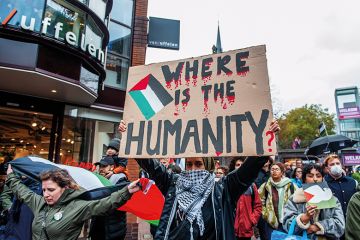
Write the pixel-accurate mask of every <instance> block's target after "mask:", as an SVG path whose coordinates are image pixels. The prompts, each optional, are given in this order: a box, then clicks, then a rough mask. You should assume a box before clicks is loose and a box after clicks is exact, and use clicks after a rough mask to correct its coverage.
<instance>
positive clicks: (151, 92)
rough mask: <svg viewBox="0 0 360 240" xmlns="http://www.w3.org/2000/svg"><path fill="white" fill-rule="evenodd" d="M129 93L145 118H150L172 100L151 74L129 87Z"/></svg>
mask: <svg viewBox="0 0 360 240" xmlns="http://www.w3.org/2000/svg"><path fill="white" fill-rule="evenodd" d="M129 94H130V96H131V97H132V99H133V100H134V101H135V103H136V105H137V106H138V108H139V109H140V111H141V113H142V114H143V115H144V117H145V119H146V120H149V119H150V118H152V117H153V116H154V115H155V114H156V113H158V112H159V111H161V109H163V108H164V107H165V106H166V105H168V104H169V103H171V102H172V101H173V98H172V96H171V95H170V94H169V93H168V92H167V91H166V89H165V88H164V87H163V86H162V85H161V84H160V82H159V81H158V80H157V79H156V78H155V77H154V76H153V75H151V74H149V75H147V76H146V77H145V78H143V79H142V80H140V81H139V82H138V83H137V84H136V85H135V86H134V87H133V88H131V89H130V90H129Z"/></svg>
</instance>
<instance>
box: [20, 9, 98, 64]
mask: <svg viewBox="0 0 360 240" xmlns="http://www.w3.org/2000/svg"><path fill="white" fill-rule="evenodd" d="M26 19H27V16H24V15H23V16H22V17H21V23H20V27H21V28H22V29H25V30H29V31H35V22H36V20H35V18H31V19H30V25H26ZM41 23H42V27H41V33H42V34H46V33H47V30H48V26H50V25H51V18H48V17H45V18H44V19H43V20H42V22H41ZM63 25H64V24H63V23H61V22H57V23H56V24H55V27H54V29H55V35H54V37H55V38H56V39H57V40H63V39H62V38H60V36H59V35H60V32H61V31H62V30H63ZM65 41H66V42H67V43H68V44H69V45H72V46H75V47H76V45H77V42H78V38H77V36H76V34H75V33H74V32H71V31H69V32H67V33H65ZM80 48H81V50H83V51H84V52H88V53H89V54H90V55H91V56H93V57H94V58H96V59H97V60H99V61H100V62H101V63H102V64H103V65H104V63H105V53H104V52H103V51H102V50H101V49H100V48H98V49H96V47H95V46H94V44H91V43H89V44H86V43H85V35H84V34H83V33H82V34H81V44H80Z"/></svg>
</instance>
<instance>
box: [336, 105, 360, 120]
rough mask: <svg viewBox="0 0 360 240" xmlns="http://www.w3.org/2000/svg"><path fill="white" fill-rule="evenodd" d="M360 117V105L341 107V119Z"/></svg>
mask: <svg viewBox="0 0 360 240" xmlns="http://www.w3.org/2000/svg"><path fill="white" fill-rule="evenodd" d="M350 118H360V108H359V107H349V108H339V119H350Z"/></svg>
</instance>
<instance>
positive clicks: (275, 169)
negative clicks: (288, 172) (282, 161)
mask: <svg viewBox="0 0 360 240" xmlns="http://www.w3.org/2000/svg"><path fill="white" fill-rule="evenodd" d="M270 171H271V172H280V171H281V169H280V168H272V169H271V170H270Z"/></svg>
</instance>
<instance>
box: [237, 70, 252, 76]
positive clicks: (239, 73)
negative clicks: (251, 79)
mask: <svg viewBox="0 0 360 240" xmlns="http://www.w3.org/2000/svg"><path fill="white" fill-rule="evenodd" d="M248 72H249V71H243V72H238V73H237V75H238V76H241V77H246V74H247V73H248Z"/></svg>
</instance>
